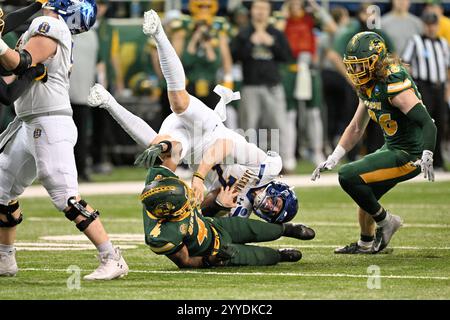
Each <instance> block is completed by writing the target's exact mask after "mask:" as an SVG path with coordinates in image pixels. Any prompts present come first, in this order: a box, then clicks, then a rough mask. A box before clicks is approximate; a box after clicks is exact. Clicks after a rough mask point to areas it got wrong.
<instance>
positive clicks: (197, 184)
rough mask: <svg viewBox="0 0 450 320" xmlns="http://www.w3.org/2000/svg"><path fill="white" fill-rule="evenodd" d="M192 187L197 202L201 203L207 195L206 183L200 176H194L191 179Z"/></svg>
mask: <svg viewBox="0 0 450 320" xmlns="http://www.w3.org/2000/svg"><path fill="white" fill-rule="evenodd" d="M191 188H192V191H193V192H194V197H195V199H196V200H197V203H198V204H201V203H202V202H203V199H204V197H205V195H204V192H205V183H204V182H203V180H202V179H200V178H199V177H196V176H193V177H192V181H191Z"/></svg>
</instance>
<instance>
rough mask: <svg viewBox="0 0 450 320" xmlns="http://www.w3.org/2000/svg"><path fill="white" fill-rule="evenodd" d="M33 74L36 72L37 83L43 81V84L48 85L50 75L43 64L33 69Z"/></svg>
mask: <svg viewBox="0 0 450 320" xmlns="http://www.w3.org/2000/svg"><path fill="white" fill-rule="evenodd" d="M30 70H32V71H31V72H34V74H35V76H34V80H36V81H42V82H43V83H46V82H47V80H48V73H47V67H46V66H44V65H43V64H42V63H38V64H37V65H36V66H34V67H31V68H30Z"/></svg>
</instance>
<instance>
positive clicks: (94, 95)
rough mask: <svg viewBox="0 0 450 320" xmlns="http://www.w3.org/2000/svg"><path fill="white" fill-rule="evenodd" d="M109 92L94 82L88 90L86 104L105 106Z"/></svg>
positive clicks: (109, 97)
mask: <svg viewBox="0 0 450 320" xmlns="http://www.w3.org/2000/svg"><path fill="white" fill-rule="evenodd" d="M111 98H113V97H112V96H111V94H110V93H109V92H108V90H106V89H105V88H104V87H103V86H102V85H101V84H98V83H96V84H95V85H94V86H93V87H92V88H91V90H90V91H89V96H88V99H87V104H88V106H90V107H100V108H107V107H108V105H109V102H110V101H111Z"/></svg>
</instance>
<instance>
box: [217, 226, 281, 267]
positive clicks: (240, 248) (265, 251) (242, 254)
mask: <svg viewBox="0 0 450 320" xmlns="http://www.w3.org/2000/svg"><path fill="white" fill-rule="evenodd" d="M237 219H241V218H237ZM229 246H232V247H234V249H235V252H236V254H235V255H234V256H233V257H232V258H231V259H230V260H229V261H228V263H227V264H226V265H227V266H270V265H274V264H277V263H278V262H280V261H281V255H280V253H279V252H278V250H275V249H272V248H267V247H259V246H253V245H245V244H235V243H233V244H229Z"/></svg>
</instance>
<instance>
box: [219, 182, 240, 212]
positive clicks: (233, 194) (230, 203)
mask: <svg viewBox="0 0 450 320" xmlns="http://www.w3.org/2000/svg"><path fill="white" fill-rule="evenodd" d="M238 194H239V191H238V190H236V189H235V188H233V186H227V187H226V188H225V189H224V188H223V187H221V188H220V191H219V194H218V195H217V198H216V201H217V202H218V203H219V204H220V205H221V206H222V207H225V208H233V207H234V206H235V205H236V201H237V196H238Z"/></svg>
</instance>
